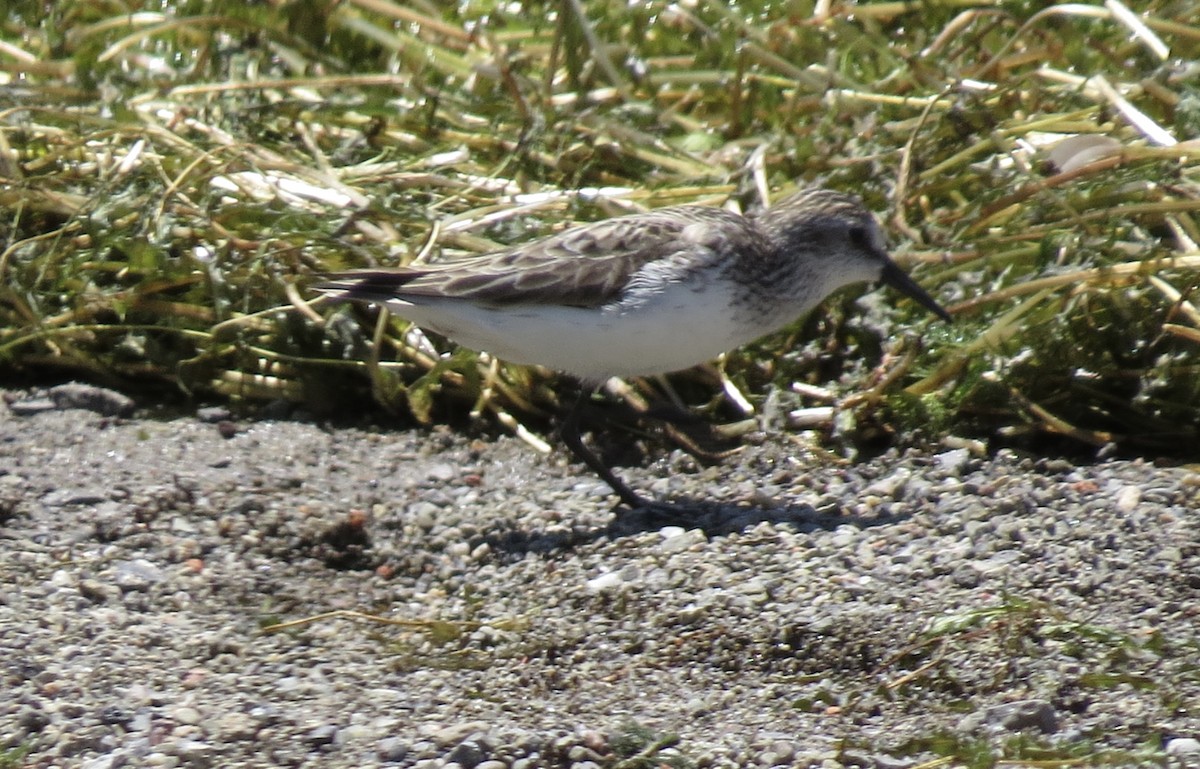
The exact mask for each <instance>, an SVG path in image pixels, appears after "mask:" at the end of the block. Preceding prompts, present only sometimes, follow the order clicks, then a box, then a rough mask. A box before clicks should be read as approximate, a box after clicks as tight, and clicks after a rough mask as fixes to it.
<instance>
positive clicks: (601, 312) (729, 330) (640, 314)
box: [388, 282, 775, 383]
mask: <svg viewBox="0 0 1200 769" xmlns="http://www.w3.org/2000/svg"><path fill="white" fill-rule="evenodd" d="M730 299H731V292H730V291H729V290H727V289H726V287H725V285H724V284H723V283H721V282H713V283H710V284H709V285H708V286H707V287H706V290H704V291H702V292H697V291H695V290H693V289H692V288H691V287H689V286H687V285H684V284H672V285H670V286H668V287H666V288H664V289H663V290H661V291H658V292H656V293H654V295H653V296H651V297H648V298H646V299H645V300H644V301H641V302H639V303H637V304H634V305H631V306H625V305H609V306H606V307H603V308H582V307H562V306H541V305H517V306H509V307H482V306H477V305H473V304H471V303H469V302H464V301H461V300H454V299H431V300H426V299H423V298H422V299H420V300H417V301H419V302H420V304H414V303H412V302H410V301H407V300H400V299H397V300H394V301H391V302H388V309H390V310H391V311H392V312H394V313H396V314H397V315H400V316H401V317H404V318H407V319H408V320H411V321H412V322H413V323H416V324H417V325H418V326H421V327H422V328H425V329H429V330H432V331H436V332H437V333H439V334H442V335H444V336H447V337H449V338H450V339H452V340H454V341H455V342H457V343H459V344H461V345H463V346H465V347H470V348H471V349H474V350H483V351H486V352H489V353H491V354H493V355H495V356H497V357H498V358H500V359H502V360H506V361H508V362H510V363H525V364H536V365H540V366H546V367H548V368H553V369H557V370H559V371H565V372H567V373H570V374H573V375H575V376H577V377H579V378H580V379H583V380H585V381H588V382H593V383H595V382H602V381H604V380H605V379H608V378H609V377H612V376H642V375H647V374H656V373H663V372H668V371H678V370H680V369H684V368H688V367H690V366H694V365H696V364H698V363H703V362H704V361H707V360H711V359H713V358H715V357H716V356H718V355H720V354H721V353H723V352H726V351H727V350H731V349H733V348H735V347H738V346H740V345H742V344H745V343H746V342H749V341H752V340H754V339H756V338H758V337H759V336H762V335H763V334H766V333H768V332H770V331H773V330H775V329H773V328H756V327H753V326H748V325H747V324H745V323H744V322H743V323H738V322H737V321H736V316H735V314H734V313H731V312H730V311H729V308H728V306H729V302H730Z"/></svg>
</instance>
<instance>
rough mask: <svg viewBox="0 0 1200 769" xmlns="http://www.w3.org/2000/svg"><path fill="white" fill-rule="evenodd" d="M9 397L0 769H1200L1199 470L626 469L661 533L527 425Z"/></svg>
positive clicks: (799, 461) (876, 464) (97, 396)
mask: <svg viewBox="0 0 1200 769" xmlns="http://www.w3.org/2000/svg"><path fill="white" fill-rule="evenodd" d="M5 394H6V396H7V397H6V398H5V401H6V402H7V404H8V405H7V406H5V405H3V404H0V548H2V549H3V559H2V561H0V575H2V579H3V584H4V587H3V592H2V593H0V675H2V676H3V679H2V681H3V684H2V685H3V691H4V692H5V694H4V697H3V700H2V701H0V767H8V766H32V767H43V766H80V767H88V768H89V769H99V768H108V767H120V766H160V767H171V766H184V767H243V766H245V767H250V766H263V767H265V766H313V767H317V766H320V767H369V766H385V765H386V766H416V767H456V766H457V767H464V768H465V769H471V768H472V767H474V768H475V769H504V767H537V766H571V767H575V768H576V769H588V768H591V767H610V766H623V767H651V766H659V765H667V766H701V767H703V766H717V767H753V766H757V767H771V766H812V767H825V768H827V769H836V768H837V767H842V766H862V767H880V768H888V767H910V766H916V765H917V764H919V763H921V762H927V761H932V760H934V759H937V758H938V757H939V756H946V757H948V762H947V763H945V764H938V765H939V766H940V765H946V766H965V765H972V766H990V765H993V764H994V763H995V762H996V760H997V759H1000V758H1008V759H1026V760H1033V759H1042V760H1057V759H1066V758H1072V757H1081V758H1086V759H1088V760H1090V761H1091V762H1092V763H1095V764H1102V765H1110V766H1127V765H1132V764H1136V763H1148V764H1154V765H1159V766H1161V765H1168V766H1181V767H1182V766H1200V511H1198V507H1200V475H1198V474H1197V473H1196V472H1195V471H1194V470H1188V469H1185V468H1168V467H1158V466H1155V465H1154V464H1151V463H1148V462H1144V461H1132V462H1130V461H1108V462H1104V463H1101V464H1096V465H1091V466H1075V465H1073V464H1071V463H1069V462H1066V461H1061V460H1038V459H1031V458H1026V457H1021V456H1018V455H1017V454H1014V453H1012V452H1007V451H1001V452H999V453H998V454H996V455H994V456H986V455H979V454H975V453H972V451H971V450H970V449H969V448H968V447H953V445H952V444H946V445H943V446H941V447H935V448H934V449H932V450H929V451H916V450H910V451H904V452H902V453H901V452H893V453H890V454H887V455H885V456H882V457H879V458H877V459H874V460H871V461H866V462H862V463H858V464H853V465H849V464H845V463H841V462H837V461H835V460H833V459H831V458H829V457H823V456H818V455H816V454H814V453H812V452H810V451H807V450H804V449H803V448H802V447H801V446H800V445H799V444H798V443H797V441H796V440H795V437H794V436H787V435H779V436H771V437H767V438H765V439H764V440H762V441H759V442H758V443H757V444H756V445H751V446H748V447H747V448H746V449H745V450H744V451H743V452H741V453H740V454H739V455H737V456H736V457H735V458H733V459H731V460H729V461H727V462H726V463H725V464H724V465H722V466H720V467H715V468H706V469H700V470H697V469H695V468H694V466H693V464H692V463H691V461H690V460H689V459H688V458H686V457H685V456H681V455H680V454H678V453H674V454H666V453H665V452H664V453H663V454H661V455H657V458H656V459H651V460H650V461H649V463H648V464H647V466H646V467H644V468H622V469H621V473H622V474H623V476H624V477H625V478H626V479H627V480H629V481H630V482H631V483H632V484H633V485H634V486H635V488H640V489H642V490H645V491H648V492H651V491H652V492H654V493H655V494H658V495H669V496H671V497H674V498H685V499H692V500H704V502H702V503H693V507H694V512H691V513H689V516H690V518H689V517H687V516H685V517H683V518H681V521H680V522H679V523H681V524H682V525H674V524H670V525H663V524H662V522H661V521H653V520H649V519H645V518H638V517H636V516H625V517H623V518H620V519H614V516H613V514H612V513H611V510H610V505H611V499H610V498H608V497H607V496H606V495H605V491H606V489H605V487H603V486H602V485H601V484H600V483H599V481H596V480H594V479H592V478H591V477H590V476H589V475H587V474H586V473H585V471H584V470H583V469H582V468H581V467H579V466H577V465H574V464H571V463H568V462H567V461H566V460H565V458H564V457H563V456H562V455H561V454H556V455H554V456H553V457H551V458H549V459H546V458H544V457H540V456H538V455H537V454H535V453H533V452H532V451H531V450H529V449H528V448H527V447H525V446H524V445H523V444H521V443H520V442H518V441H516V440H514V439H507V438H500V439H495V440H492V439H489V440H479V439H472V438H470V437H466V436H462V435H459V434H454V433H451V432H448V431H441V430H433V431H409V432H401V431H389V430H382V429H371V428H337V429H332V428H330V427H328V426H325V425H321V424H316V423H310V422H304V421H300V420H292V421H288V420H280V421H254V422H249V421H245V422H231V421H226V420H223V419H222V417H224V416H225V415H223V414H221V413H220V412H219V411H215V410H205V411H201V412H200V413H199V414H195V415H189V416H185V417H179V418H173V419H160V420H153V419H145V418H135V417H129V416H113V415H112V414H122V413H127V411H128V404H125V403H123V402H122V400H121V399H120V398H119V396H116V395H115V394H111V393H106V392H104V391H98V390H95V389H94V388H87V387H81V386H76V387H73V388H72V387H68V388H59V389H56V390H51V391H41V392H27V391H20V392H17V391H9V392H7V393H5ZM79 406H83V407H85V408H84V409H81V408H78V407H79ZM85 409H87V410H85ZM105 411H107V412H109V414H110V415H105V414H103V413H98V412H105ZM651 456H652V457H655V456H656V455H655V454H654V453H651ZM689 520H690V521H691V522H690V523H687V521H689ZM351 610H353V611H357V612H362V613H364V615H371V616H373V617H378V618H386V619H387V620H390V621H392V623H393V624H383V623H381V622H378V621H374V620H372V619H371V618H370V617H366V616H364V617H357V616H354V615H350V614H349V613H348V612H349V611H351ZM334 611H342V612H343V613H342V614H339V615H335V616H329V617H322V618H314V619H311V621H308V622H306V623H298V624H295V625H292V626H289V627H287V628H286V629H283V630H280V631H276V632H273V631H270V630H269V629H268V628H269V626H270V625H272V624H274V623H279V622H294V621H298V620H303V619H305V618H313V617H314V615H318V614H322V613H325V612H334ZM1056 765H1057V764H1056Z"/></svg>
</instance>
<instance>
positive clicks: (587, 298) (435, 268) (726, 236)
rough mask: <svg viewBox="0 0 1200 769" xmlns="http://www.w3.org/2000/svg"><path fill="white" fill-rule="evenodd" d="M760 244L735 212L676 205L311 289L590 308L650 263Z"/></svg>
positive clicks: (334, 278)
mask: <svg viewBox="0 0 1200 769" xmlns="http://www.w3.org/2000/svg"><path fill="white" fill-rule="evenodd" d="M762 242H763V241H762V236H761V234H760V233H759V232H758V230H757V228H756V227H755V225H754V224H753V223H752V222H751V221H749V220H747V219H745V218H743V217H742V216H740V215H738V214H735V213H732V212H729V211H724V210H721V209H717V208H708V207H703V206H678V207H674V208H666V209H660V210H658V211H651V212H648V213H644V214H634V215H632V216H623V217H618V218H616V219H608V220H605V221H600V222H594V223H591V224H585V225H581V226H579V227H574V228H572V229H569V230H566V231H565V232H562V233H559V234H558V235H553V236H551V237H548V238H543V239H541V240H537V241H534V242H532V243H528V244H525V245H519V246H516V247H514V248H510V249H507V250H504V251H497V252H494V253H491V254H484V255H482V256H478V257H465V258H458V259H453V260H451V261H449V262H445V263H441V264H439V263H433V264H424V265H420V266H418V267H401V268H398V269H391V270H363V271H356V272H344V273H337V274H333V275H329V276H326V277H327V282H325V283H322V284H320V285H317V286H315V288H316V289H317V290H319V291H323V292H326V293H336V294H339V296H340V298H343V299H351V300H358V301H375V302H384V301H387V300H388V299H395V298H401V299H403V298H405V297H412V298H417V297H437V298H454V299H464V300H469V301H476V302H485V303H488V304H494V305H516V304H563V305H571V306H578V307H592V306H599V305H603V304H607V303H609V302H611V301H614V300H616V299H619V298H620V295H621V293H622V291H623V290H624V288H625V286H626V285H627V284H628V283H629V281H630V279H631V278H632V277H633V276H635V275H636V274H637V273H638V272H639V271H640V270H642V269H644V268H645V267H646V266H647V265H650V264H652V263H659V262H661V263H663V266H664V267H667V266H669V265H670V264H671V263H673V262H683V261H687V260H688V259H689V258H692V259H694V256H695V254H696V250H697V248H708V249H712V250H713V251H718V252H724V251H726V250H727V249H729V248H738V249H744V248H753V247H762Z"/></svg>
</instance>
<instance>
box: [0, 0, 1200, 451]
mask: <svg viewBox="0 0 1200 769" xmlns="http://www.w3.org/2000/svg"><path fill="white" fill-rule="evenodd" d="M1139 6H1140V7H1139V9H1138V12H1136V13H1131V12H1129V11H1128V10H1127V7H1126V6H1125V5H1123V4H1122V3H1121V2H1119V0H1110V2H1108V3H1106V4H1103V5H1095V6H1086V7H1085V6H1081V5H1078V4H1063V5H1052V4H1049V3H1042V2H1009V1H1001V2H963V1H962V0H941V1H938V0H933V1H930V2H922V3H916V2H912V3H908V2H862V3H858V4H850V3H842V2H838V1H837V0H835V1H834V2H832V3H826V2H817V3H813V2H809V1H808V0H790V1H787V2H755V1H753V0H752V1H751V2H748V3H738V4H726V3H721V2H706V3H698V4H687V3H681V4H674V3H665V2H661V3H660V2H650V3H640V4H639V3H624V2H611V1H610V0H598V1H597V2H590V3H586V4H582V3H578V2H572V1H571V0H567V2H563V3H540V2H533V3H527V4H494V3H491V2H488V1H486V0H483V1H479V0H472V1H471V2H465V3H460V4H458V5H454V6H449V5H447V6H437V5H434V4H432V3H428V2H413V3H396V2H390V1H389V0H345V2H340V3H334V2H318V1H317V0H294V1H293V2H284V3H261V4H246V3H242V2H234V1H233V0H210V1H209V2H202V1H201V0H192V2H182V3H180V2H171V3H166V2H161V1H160V2H158V3H155V2H140V3H139V2H136V0H126V2H117V1H116V0H68V1H67V2H59V3H50V4H46V3H39V2H32V1H31V0H14V1H13V2H9V3H7V4H6V5H5V8H6V10H5V11H3V12H2V15H0V89H2V90H0V366H3V368H4V369H6V370H9V371H20V372H33V373H42V372H45V371H48V370H53V371H65V372H69V373H71V374H72V375H78V376H83V377H87V378H91V379H93V380H98V381H103V382H108V383H111V384H116V385H117V386H120V387H123V388H131V387H146V386H154V385H159V386H166V387H168V388H175V387H178V388H182V389H183V390H185V391H187V392H193V393H201V394H206V395H212V394H217V395H221V396H225V397H228V398H232V399H236V400H246V401H255V400H261V399H280V398H282V399H286V400H291V401H296V402H304V403H306V404H308V405H309V406H310V407H313V408H329V409H335V408H337V407H338V406H359V405H360V404H361V403H362V402H363V401H364V399H365V397H366V396H367V388H368V387H369V388H370V395H372V396H373V397H374V398H375V400H376V401H377V402H378V403H380V404H381V405H382V406H384V407H386V408H389V409H392V410H397V411H400V412H407V413H411V414H413V415H414V416H415V417H416V418H417V419H419V420H422V421H429V420H433V419H437V418H443V417H445V416H447V415H448V414H449V413H451V410H452V408H453V407H455V406H461V405H464V404H465V405H466V406H468V407H469V408H470V409H471V411H472V413H474V414H486V415H490V416H491V417H492V418H494V419H495V420H497V421H498V423H499V424H502V425H504V426H506V427H507V428H509V429H513V430H516V431H518V432H522V431H523V427H522V426H521V422H522V421H523V420H526V419H528V418H530V417H536V416H538V415H541V414H544V413H546V412H548V411H550V410H551V409H552V408H553V407H554V406H555V404H556V403H557V401H556V399H555V396H554V394H553V390H552V389H551V388H549V387H547V384H548V383H549V382H550V381H551V379H550V376H551V375H550V374H548V373H546V372H538V371H530V370H527V369H518V368H507V367H502V366H496V365H493V364H490V363H489V362H488V361H487V360H486V359H485V360H484V361H482V362H481V361H480V359H479V358H478V357H477V356H475V355H473V354H466V353H462V354H453V355H449V356H444V355H442V353H444V352H446V351H447V350H449V349H451V348H450V347H449V346H448V345H446V344H445V343H444V341H443V340H433V341H430V340H428V339H424V338H423V337H422V338H415V337H414V336H413V335H412V334H410V333H408V331H407V329H405V328H404V326H403V324H402V323H400V322H398V321H395V320H390V321H386V322H384V323H381V324H379V325H378V327H375V328H372V326H371V324H370V323H369V322H368V323H366V324H362V323H358V322H356V321H357V319H359V318H363V317H365V316H362V315H361V314H357V315H356V314H355V313H356V311H354V310H351V309H348V308H335V307H332V306H330V305H327V304H317V305H312V306H306V305H305V304H304V303H305V302H306V301H307V300H309V299H311V294H309V293H308V292H307V291H306V290H305V286H306V285H307V284H309V283H310V282H312V280H313V278H314V276H315V275H317V274H319V273H320V272H322V271H326V270H332V269H343V268H348V267H358V266H370V265H387V264H395V263H399V262H404V261H407V260H410V259H412V258H415V257H417V256H419V255H420V256H424V255H426V254H432V255H433V257H434V258H436V255H437V254H438V253H440V252H452V251H453V252H472V251H483V250H488V249H491V248H495V247H497V246H501V245H504V244H507V243H512V242H516V241H520V240H523V239H528V238H531V237H534V236H536V235H539V234H544V233H546V232H549V231H551V230H553V229H555V228H557V227H559V226H562V225H563V224H565V223H567V222H570V221H576V220H588V219H596V218H602V217H605V216H610V215H613V214H616V213H621V212H624V211H627V210H631V209H635V208H639V207H649V206H661V205H669V204H677V203H691V202H699V203H707V204H721V203H724V202H725V201H727V200H729V199H731V198H732V199H733V200H735V201H737V202H739V203H741V204H743V205H744V206H750V205H756V204H758V203H760V202H761V200H762V198H763V196H764V195H765V194H767V192H768V191H769V192H770V194H771V196H772V198H776V197H778V196H779V195H782V194H784V193H785V192H787V191H788V190H789V189H790V188H791V187H792V186H793V185H795V184H807V183H816V182H819V183H821V184H825V185H828V186H831V187H835V188H843V189H849V190H854V191H857V192H859V193H860V194H862V195H863V197H864V198H865V199H866V201H867V202H868V204H869V205H870V206H871V207H872V208H874V209H875V210H876V211H878V212H880V213H881V215H883V216H884V217H885V219H886V221H887V225H888V230H889V232H890V233H891V236H892V238H893V242H894V244H895V246H896V251H897V254H898V256H899V258H900V260H901V261H902V262H904V263H905V264H907V265H909V266H910V267H913V268H914V271H915V275H916V276H917V278H918V279H919V280H921V281H922V282H923V283H924V284H925V285H926V286H927V287H929V288H930V289H931V290H932V291H933V292H934V293H935V294H937V295H938V296H939V297H940V298H941V299H942V300H943V301H944V303H946V304H947V305H950V306H951V309H952V311H953V312H954V314H955V316H956V319H957V322H956V324H955V325H954V326H953V327H944V326H942V325H940V324H937V323H935V322H931V321H930V320H929V319H928V318H927V317H926V316H925V315H924V314H923V313H922V312H920V311H919V309H918V308H915V307H914V306H912V305H911V303H908V302H905V301H900V300H898V299H897V297H895V296H893V295H888V296H887V302H886V303H887V304H888V305H892V304H895V305H896V306H895V307H891V308H889V309H883V310H878V309H877V310H872V311H870V312H866V313H864V310H863V308H862V307H858V308H847V307H845V305H846V303H848V302H849V301H851V298H850V297H849V296H845V297H843V301H842V303H841V304H839V303H838V302H837V301H833V302H830V303H827V305H826V306H825V307H824V308H822V309H821V310H819V311H818V312H817V313H816V314H815V315H814V317H813V318H811V319H809V320H808V321H806V322H803V323H802V324H800V325H799V326H797V327H796V328H795V329H793V330H792V332H790V333H787V334H781V335H778V336H777V337H775V338H772V339H770V340H767V341H765V342H763V343H761V344H758V345H755V346H753V347H752V348H751V349H749V350H746V351H743V352H741V353H738V354H735V355H733V356H731V357H730V360H729V361H728V365H727V371H728V377H729V382H728V383H727V387H726V389H730V388H731V387H732V386H737V387H740V388H741V389H742V390H744V391H746V392H749V393H752V394H755V395H761V394H762V393H763V392H764V391H765V385H766V383H767V382H774V383H776V384H777V385H779V386H781V387H784V388H786V387H787V386H788V385H789V384H790V383H792V382H795V381H803V382H805V383H807V384H820V385H822V386H824V387H829V388H831V397H833V398H835V399H837V400H838V401H840V402H841V403H842V404H843V405H844V407H845V408H847V409H850V408H853V409H855V413H856V414H858V415H859V416H860V417H866V416H870V415H872V414H874V412H875V411H876V410H877V409H876V407H877V406H878V405H879V404H885V405H887V406H889V407H890V408H889V410H888V413H890V414H892V415H893V416H894V418H895V419H896V420H898V423H899V424H900V426H901V427H904V426H907V427H913V426H917V425H923V424H927V425H929V426H930V431H931V432H932V433H933V434H935V435H936V434H939V433H941V432H943V431H956V432H959V433H973V434H976V435H984V436H989V435H994V434H996V433H997V432H998V431H999V433H1000V434H1002V435H1008V436H1012V437H1019V436H1020V435H1022V434H1026V433H1034V434H1046V433H1049V434H1054V435H1062V436H1067V437H1068V438H1069V439H1070V441H1072V442H1074V443H1076V444H1077V445H1080V446H1089V445H1094V446H1103V445H1106V444H1109V443H1114V442H1115V443H1118V444H1120V445H1123V446H1125V447H1128V448H1130V449H1133V450H1144V451H1151V452H1168V453H1171V452H1173V453H1181V452H1182V453H1185V454H1187V453H1191V454H1194V453H1195V447H1196V446H1200V442H1198V441H1197V440H1196V439H1197V437H1200V436H1198V435H1197V433H1198V432H1200V429H1198V428H1200V357H1198V355H1197V353H1198V351H1200V311H1198V310H1197V308H1196V303H1195V301H1194V297H1193V293H1194V291H1195V289H1196V286H1197V275H1198V274H1200V248H1198V247H1197V245H1196V243H1197V242H1198V241H1200V226H1198V224H1197V221H1196V212H1197V210H1198V209H1200V184H1198V182H1200V163H1198V161H1200V145H1197V144H1196V143H1194V142H1195V139H1196V138H1197V137H1198V136H1200V68H1197V66H1196V65H1195V61H1196V60H1197V59H1200V23H1197V21H1196V17H1195V13H1194V10H1195V6H1194V4H1193V3H1191V2H1173V1H1171V0H1150V2H1146V3H1141V4H1139ZM918 339H919V340H920V344H919V345H918V344H917V340H918ZM414 341H415V342H418V344H413V343H414ZM710 379H711V378H708V379H705V378H697V377H696V375H695V374H694V373H693V374H691V375H679V376H676V377H674V378H673V381H674V383H675V384H676V385H677V386H682V387H686V386H687V384H688V383H689V381H693V380H694V381H697V382H700V383H702V384H703V387H702V388H691V389H688V390H686V391H685V392H686V393H687V394H688V397H689V398H690V399H693V400H697V399H702V398H703V397H711V395H712V393H713V392H714V391H715V390H716V389H717V388H714V387H713V386H712V384H711V383H710ZM830 382H836V384H833V385H831V384H829V383H830ZM646 386H649V385H646ZM696 393H699V396H698V397H697V398H693V397H692V396H693V394H696ZM736 400H737V399H735V398H730V399H729V402H730V403H735V402H736ZM730 411H732V412H734V413H736V411H737V409H736V408H734V409H730Z"/></svg>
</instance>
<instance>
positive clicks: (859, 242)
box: [846, 227, 871, 248]
mask: <svg viewBox="0 0 1200 769" xmlns="http://www.w3.org/2000/svg"><path fill="white" fill-rule="evenodd" d="M846 234H847V235H849V236H850V242H851V243H853V244H854V245H856V246H858V247H859V248H870V247H871V238H870V237H869V236H868V235H867V230H866V228H865V227H851V228H850V230H849V231H848V232H847V233H846Z"/></svg>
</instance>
